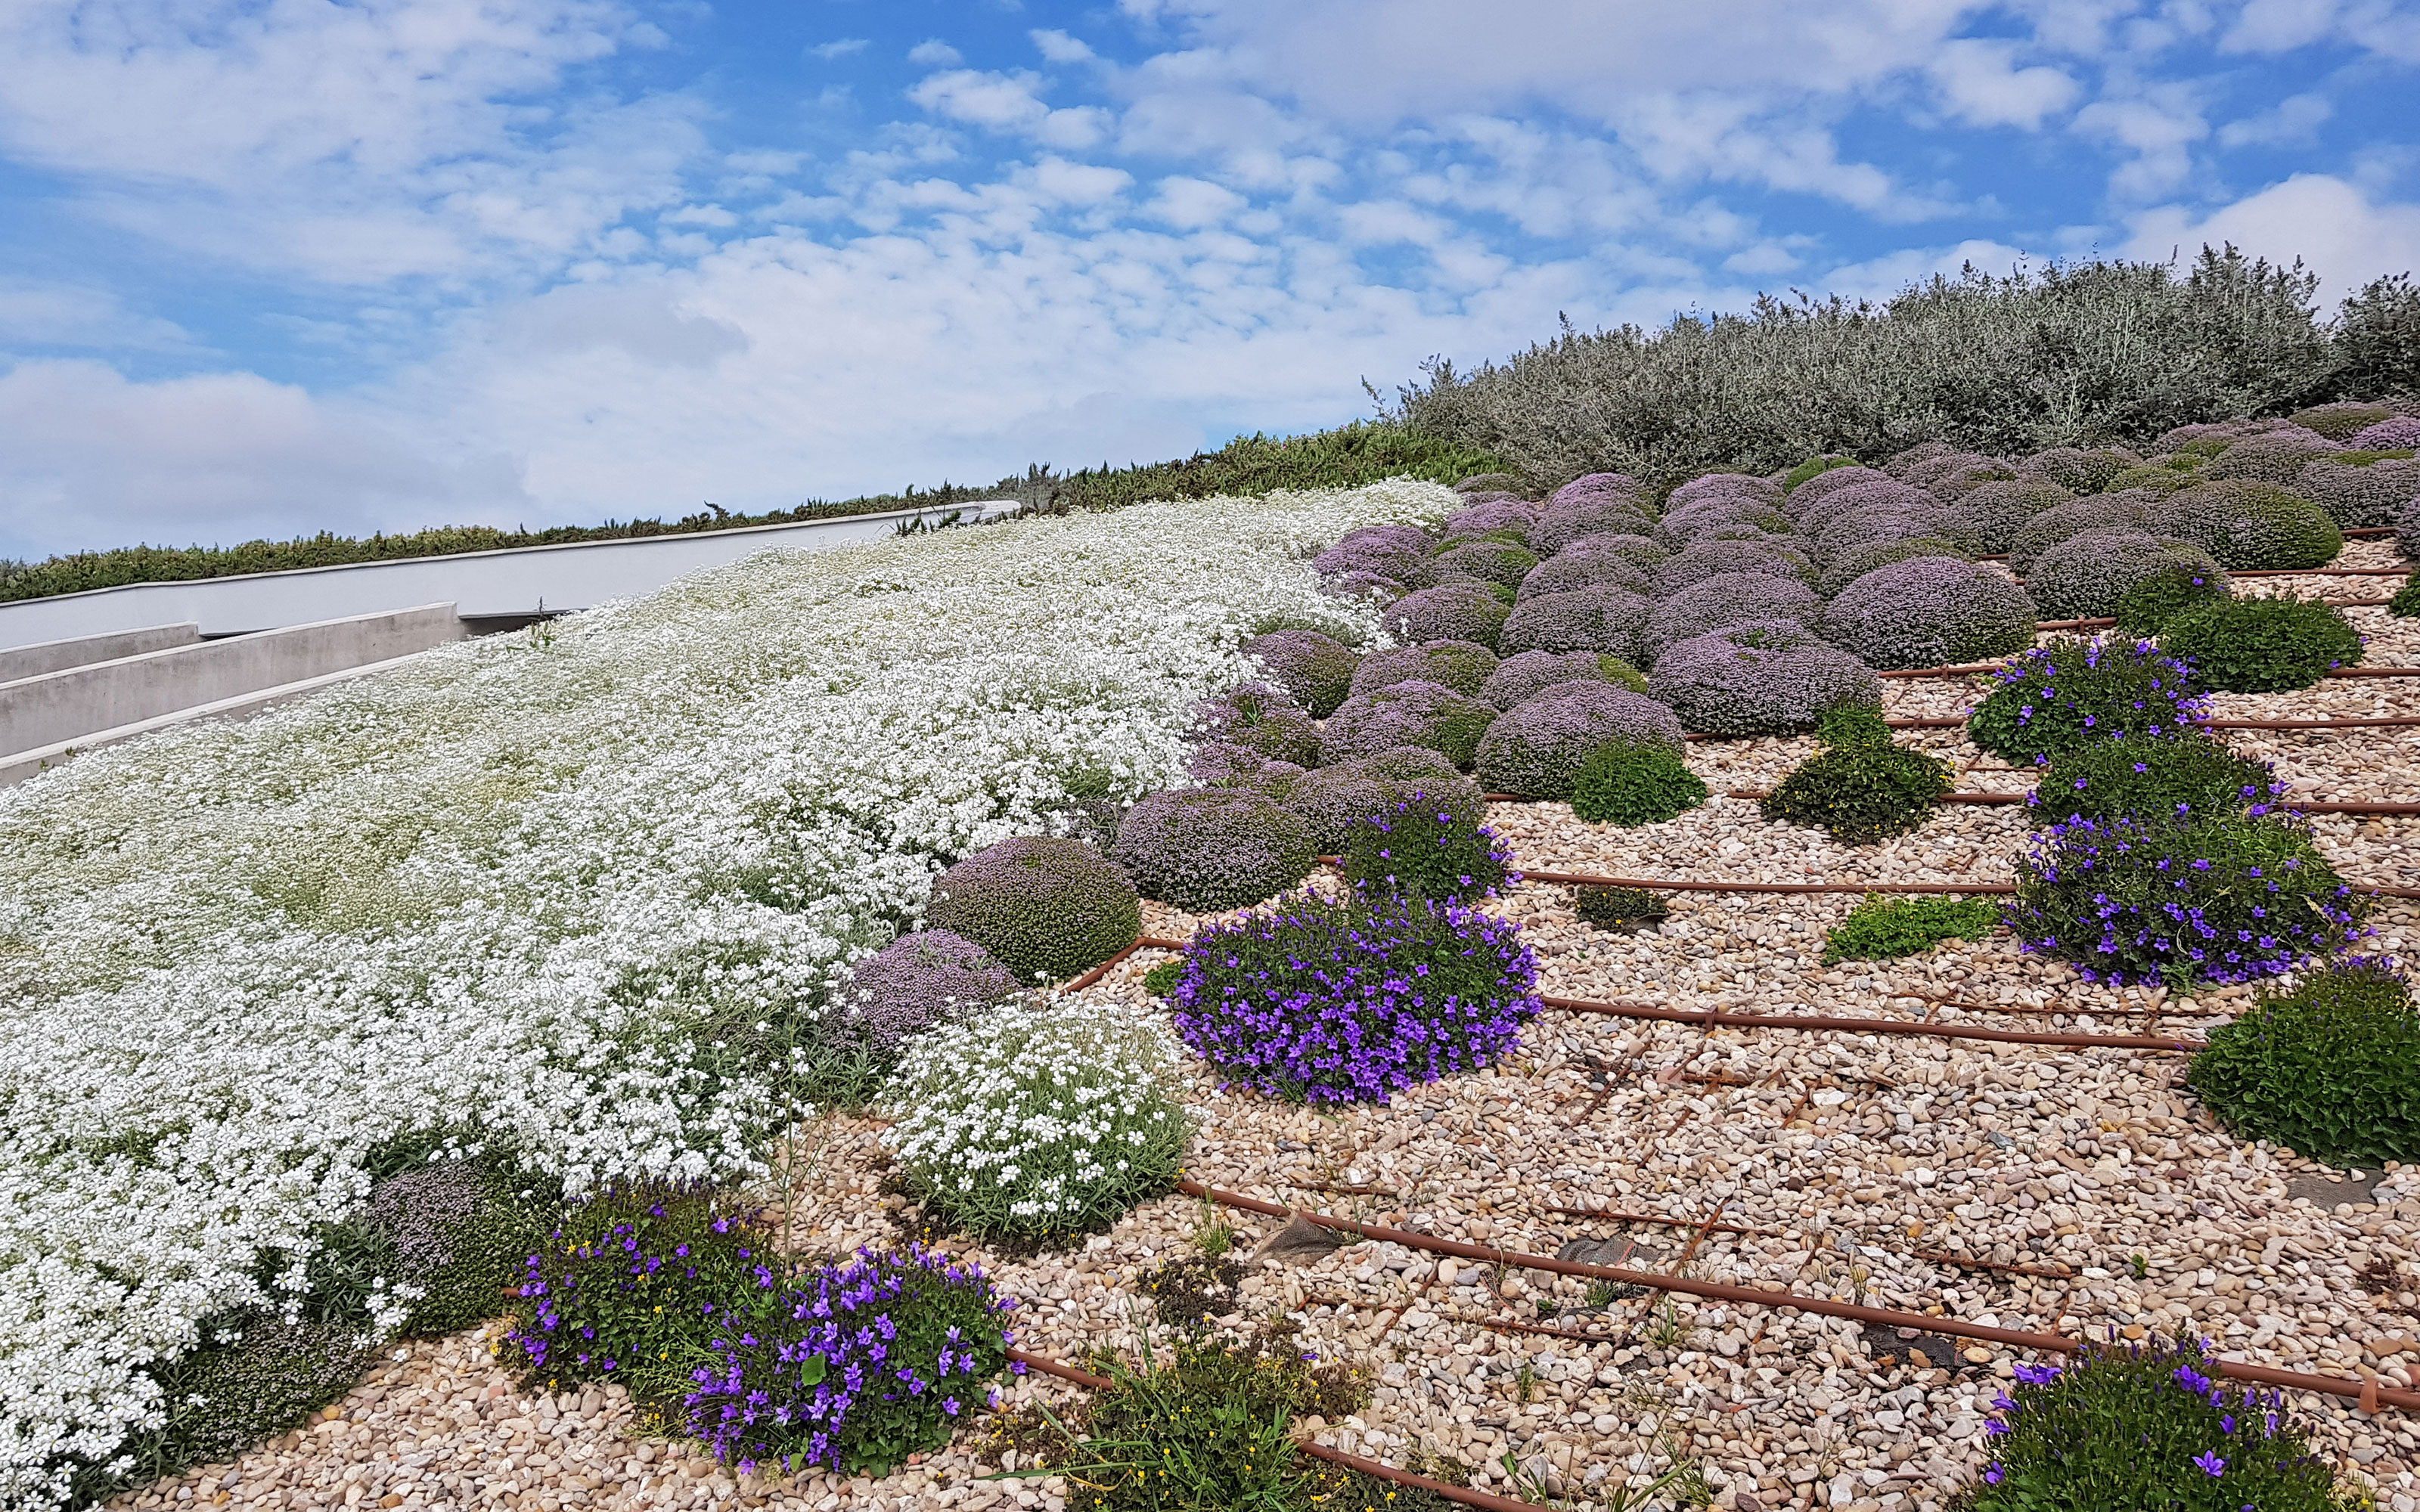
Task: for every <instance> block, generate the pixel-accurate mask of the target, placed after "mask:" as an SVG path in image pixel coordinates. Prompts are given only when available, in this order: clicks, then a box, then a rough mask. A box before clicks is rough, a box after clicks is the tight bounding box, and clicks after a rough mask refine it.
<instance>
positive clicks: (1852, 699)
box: [1647, 594, 1883, 735]
mask: <svg viewBox="0 0 2420 1512" xmlns="http://www.w3.org/2000/svg"><path fill="white" fill-rule="evenodd" d="M1808 596H1810V597H1811V596H1813V595H1811V594H1810V595H1808ZM1647 690H1648V691H1649V692H1650V693H1651V694H1652V695H1653V696H1654V697H1655V698H1656V699H1657V700H1659V701H1661V702H1665V703H1668V704H1669V705H1671V708H1672V712H1673V713H1674V714H1677V715H1679V716H1680V717H1681V724H1682V726H1683V728H1684V729H1689V730H1701V731H1704V732H1705V733H1709V734H1717V735H1755V734H1778V733H1784V732H1788V731H1796V730H1812V729H1813V728H1815V720H1816V718H1817V717H1818V716H1820V715H1822V714H1823V712H1824V711H1825V710H1826V709H1830V708H1834V707H1836V706H1838V705H1839V704H1843V703H1859V704H1865V705H1868V706H1869V707H1875V708H1879V707H1881V705H1882V698H1883V695H1882V681H1881V679H1879V678H1877V677H1876V676H1875V675H1874V671H1873V669H1872V668H1870V667H1869V666H1867V665H1866V664H1865V663H1864V662H1862V661H1859V660H1858V659H1857V658H1856V657H1854V656H1850V655H1849V654H1848V653H1847V652H1845V651H1842V650H1840V649H1839V648H1838V647H1837V646H1833V645H1830V644H1828V643H1826V642H1825V641H1824V640H1823V639H1822V638H1821V637H1819V636H1817V635H1816V634H1815V633H1814V632H1813V631H1811V630H1808V629H1807V628H1806V627H1805V626H1804V625H1795V624H1792V623H1790V622H1788V621H1783V620H1764V621H1751V622H1750V623H1748V624H1745V625H1731V626H1730V627H1729V628H1726V629H1721V630H1717V631H1715V632H1714V633H1713V634H1711V635H1702V636H1699V637H1696V638H1695V639H1693V640H1683V641H1682V642H1680V643H1679V644H1678V645H1675V646H1673V647H1671V648H1670V649H1669V650H1668V651H1666V652H1665V653H1664V655H1663V656H1659V657H1657V658H1656V661H1655V670H1654V671H1652V673H1650V674H1649V676H1648V680H1647Z"/></svg>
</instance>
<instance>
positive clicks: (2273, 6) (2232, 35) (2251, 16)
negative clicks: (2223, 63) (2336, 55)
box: [2219, 0, 2337, 53]
mask: <svg viewBox="0 0 2420 1512" xmlns="http://www.w3.org/2000/svg"><path fill="white" fill-rule="evenodd" d="M2336 11H2337V5H2336V0H2250V3H2249V4H2247V5H2246V6H2244V8H2243V10H2242V13H2241V14H2240V15H2238V16H2237V17H2236V18H2235V24H2234V25H2232V26H2230V27H2228V28H2227V29H2226V36H2225V37H2223V38H2221V39H2219V45H2220V46H2221V47H2224V48H2226V50H2227V51H2228V52H2231V53H2286V52H2291V51H2292V50H2293V49H2295V48H2298V47H2307V46H2309V45H2310V44H2311V43H2313V42H2316V41H2319V39H2322V38H2324V37H2326V36H2327V35H2328V34H2329V33H2330V32H2332V31H2334V30H2335V23H2336Z"/></svg>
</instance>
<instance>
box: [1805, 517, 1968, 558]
mask: <svg viewBox="0 0 2420 1512" xmlns="http://www.w3.org/2000/svg"><path fill="white" fill-rule="evenodd" d="M1970 533H1971V532H1969V531H1968V527H1967V522H1966V521H1965V520H1964V519H1962V518H1961V517H1959V514H1958V512H1957V511H1956V510H1954V509H1951V508H1949V507H1948V506H1947V505H1944V504H1926V505H1922V506H1920V507H1919V506H1907V507H1900V506H1896V505H1894V506H1891V507H1887V508H1878V509H1874V510H1870V511H1863V510H1861V511H1857V512H1855V513H1853V514H1846V515H1837V516H1835V517H1832V518H1831V519H1828V520H1826V521H1824V523H1823V529H1822V530H1821V531H1820V532H1817V533H1816V535H1815V541H1814V545H1815V554H1816V555H1817V556H1818V557H1820V558H1822V559H1823V561H1825V562H1836V561H1838V560H1839V558H1840V557H1841V555H1842V554H1844V553H1846V552H1849V551H1853V550H1855V549H1856V548H1858V547H1861V546H1867V545H1869V544H1871V543H1873V542H1876V541H1908V540H1915V539H1916V538H1918V537H1920V536H1940V537H1943V538H1945V539H1947V540H1949V541H1952V542H1959V543H1960V544H1962V545H1963V544H1964V543H1963V542H1960V537H1961V536H1962V535H1965V534H1970Z"/></svg>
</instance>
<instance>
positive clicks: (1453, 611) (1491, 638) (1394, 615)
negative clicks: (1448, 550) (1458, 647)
mask: <svg viewBox="0 0 2420 1512" xmlns="http://www.w3.org/2000/svg"><path fill="white" fill-rule="evenodd" d="M1511 612H1512V610H1511V609H1508V608H1507V607H1506V606H1504V605H1503V604H1500V603H1498V602H1497V599H1496V596H1495V595H1494V594H1489V593H1487V592H1485V591H1484V590H1482V589H1478V588H1474V587H1471V586H1470V585H1469V584H1467V583H1446V584H1444V585H1442V586H1440V587H1436V588H1423V589H1421V590H1420V591H1419V592H1418V593H1415V594H1404V596H1403V597H1401V598H1399V599H1397V600H1395V601H1394V602H1393V603H1391V604H1389V605H1388V606H1387V607H1386V609H1384V610H1382V611H1381V612H1380V613H1379V615H1378V624H1379V625H1380V627H1381V628H1383V629H1384V630H1385V631H1386V632H1387V633H1388V635H1390V636H1392V637H1394V638H1395V639H1396V640H1400V641H1404V642H1405V643H1407V644H1413V645H1417V644H1419V642H1420V641H1423V640H1475V641H1477V642H1478V643H1479V644H1481V645H1482V646H1486V647H1489V648H1491V649H1493V648H1494V647H1495V645H1496V638H1497V636H1498V635H1500V634H1501V633H1502V632H1503V629H1504V616H1505V615H1507V614H1509V613H1511Z"/></svg>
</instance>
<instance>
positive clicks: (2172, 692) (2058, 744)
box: [1966, 637, 2208, 763]
mask: <svg viewBox="0 0 2420 1512" xmlns="http://www.w3.org/2000/svg"><path fill="white" fill-rule="evenodd" d="M2207 705H2208V700H2207V699H2206V698H2205V697H2204V696H2202V695H2200V694H2197V693H2195V691H2194V690H2193V686H2192V677H2191V674H2190V671H2189V670H2188V669H2187V668H2186V666H2185V664H2184V663H2183V662H2180V661H2179V660H2177V659H2176V658H2175V657H2173V656H2164V655H2163V654H2162V653H2161V651H2160V649H2159V648H2158V647H2157V646H2154V645H2152V644H2151V643H2150V642H2149V641H2148V640H2140V641H2128V640H2077V639H2075V638H2073V637H2062V638H2061V639H2059V640H2054V641H2052V642H2051V643H2050V644H2049V645H2046V646H2042V647H2040V648H2038V649H2036V650H2033V651H2028V652H2026V653H2024V655H2023V656H2014V657H2011V658H2009V662H2008V664H2007V665H2006V666H2004V667H2002V668H2001V669H2000V671H1999V686H1998V687H1994V688H1993V689H1992V691H1991V692H1989V693H1987V694H1985V695H1984V697H1983V701H1982V702H1980V703H1978V704H1977V705H1976V707H1975V712H1974V714H1973V715H1972V716H1971V717H1968V719H1967V721H1966V735H1967V738H1968V739H1970V740H1972V741H1974V742H1975V744H1977V745H1978V746H1980V747H1982V748H1984V749H1985V750H1988V751H1990V752H1991V753H1992V754H1993V755H1994V756H2001V757H2005V758H2007V759H2008V760H2009V761H2012V762H2031V763H2041V762H2046V761H2048V760H2049V759H2050V758H2051V757H2053V756H2055V755H2056V754H2058V753H2059V752H2060V751H2065V750H2072V749H2074V748H2076V747H2078V746H2082V745H2086V744H2088V743H2090V742H2092V741H2095V740H2118V739H2123V738H2124V737H2126V736H2128V735H2150V736H2154V737H2161V738H2165V737H2173V736H2176V735H2180V734H2184V733H2187V732H2188V731H2190V730H2191V729H2192V728H2193V726H2194V724H2195V722H2196V721H2197V720H2199V719H2200V718H2201V717H2202V714H2203V712H2204V710H2205V709H2206V707H2207Z"/></svg>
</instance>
